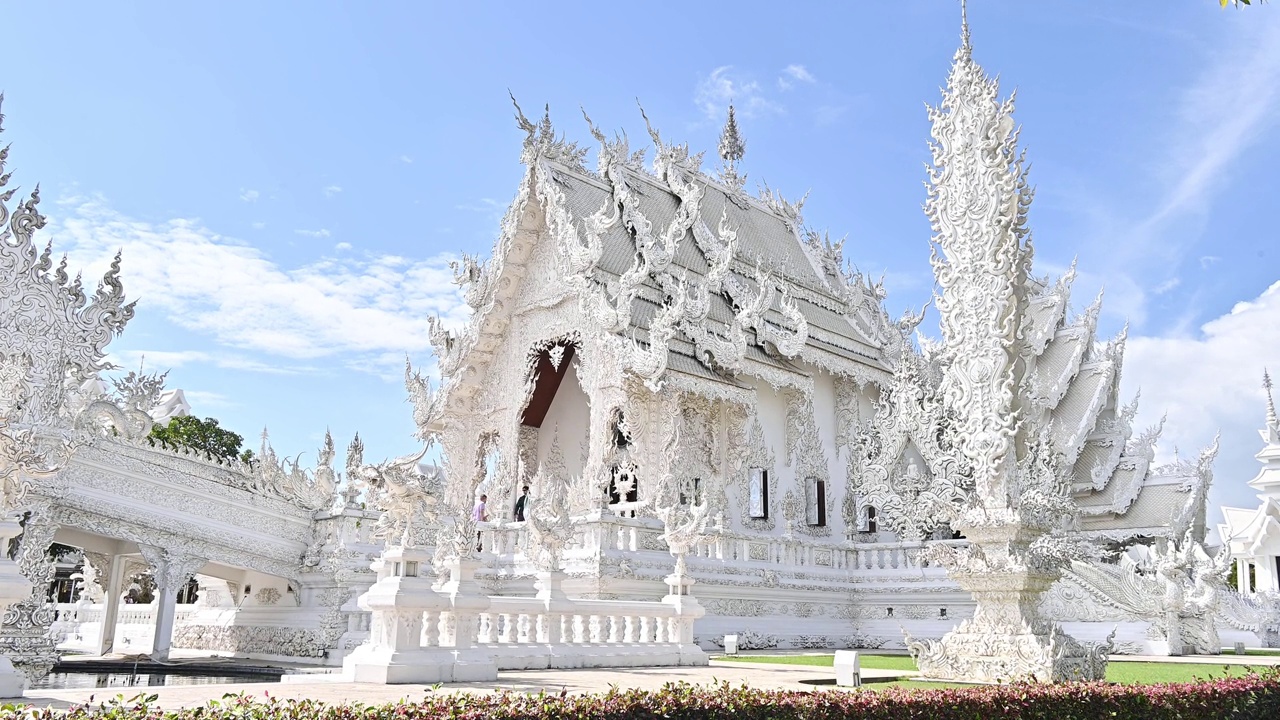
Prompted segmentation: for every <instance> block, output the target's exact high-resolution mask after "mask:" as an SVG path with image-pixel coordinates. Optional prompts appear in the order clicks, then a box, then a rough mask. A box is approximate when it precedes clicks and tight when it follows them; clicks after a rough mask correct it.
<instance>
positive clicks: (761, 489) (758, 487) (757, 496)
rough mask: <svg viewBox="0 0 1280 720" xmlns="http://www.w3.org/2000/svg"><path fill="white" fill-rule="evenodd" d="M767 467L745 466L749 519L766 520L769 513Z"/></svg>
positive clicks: (768, 473)
mask: <svg viewBox="0 0 1280 720" xmlns="http://www.w3.org/2000/svg"><path fill="white" fill-rule="evenodd" d="M770 474H771V473H770V472H769V468H765V467H758V466H752V467H749V468H747V518H748V519H751V520H768V519H769V518H770V514H769V500H770V494H769V482H770V480H771V478H770Z"/></svg>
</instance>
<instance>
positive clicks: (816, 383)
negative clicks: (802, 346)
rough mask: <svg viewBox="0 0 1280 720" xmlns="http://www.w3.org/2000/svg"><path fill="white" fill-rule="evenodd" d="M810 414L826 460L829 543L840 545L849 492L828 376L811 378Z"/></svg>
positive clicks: (831, 380) (832, 382)
mask: <svg viewBox="0 0 1280 720" xmlns="http://www.w3.org/2000/svg"><path fill="white" fill-rule="evenodd" d="M813 414H814V419H815V420H816V422H817V426H818V438H819V439H820V440H821V442H822V454H823V457H824V458H825V459H826V466H827V482H828V483H830V485H831V492H830V493H829V495H830V497H831V505H830V506H829V507H828V508H827V525H828V526H829V527H830V528H831V538H830V539H831V540H833V541H837V542H838V541H842V540H844V539H845V537H846V532H845V531H846V528H845V521H844V513H842V512H841V508H842V507H843V504H844V498H845V494H846V493H847V491H848V487H849V483H848V481H847V476H848V470H847V466H846V464H845V463H844V462H843V461H842V460H841V453H839V452H838V451H837V450H836V385H835V378H834V377H832V376H831V375H830V374H828V373H825V372H822V371H820V370H819V371H815V372H814V374H813Z"/></svg>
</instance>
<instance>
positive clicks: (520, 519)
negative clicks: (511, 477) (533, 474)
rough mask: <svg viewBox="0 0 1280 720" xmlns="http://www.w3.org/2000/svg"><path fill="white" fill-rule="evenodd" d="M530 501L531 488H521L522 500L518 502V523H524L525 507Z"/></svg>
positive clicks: (526, 486)
mask: <svg viewBox="0 0 1280 720" xmlns="http://www.w3.org/2000/svg"><path fill="white" fill-rule="evenodd" d="M528 499H529V486H528V485H525V486H524V487H522V488H520V498H519V499H517V500H516V522H524V506H525V502H526V501H528Z"/></svg>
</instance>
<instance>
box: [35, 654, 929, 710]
mask: <svg viewBox="0 0 1280 720" xmlns="http://www.w3.org/2000/svg"><path fill="white" fill-rule="evenodd" d="M914 674H915V673H914V672H909V671H902V670H863V677H864V678H865V679H868V680H871V679H883V680H890V679H896V678H899V677H905V676H907V675H914ZM295 677H296V676H295ZM298 679H300V678H298ZM834 680H835V672H834V671H833V670H832V669H831V668H828V667H814V666H808V665H775V664H770V663H741V662H717V661H712V664H711V666H710V667H685V668H625V669H608V670H525V671H518V672H515V671H513V672H502V673H499V674H498V680H497V681H496V682H489V683H450V684H448V685H445V686H443V687H442V688H441V689H440V690H439V691H437V692H496V691H504V690H505V691H512V692H524V693H537V692H542V691H545V692H548V693H557V694H559V693H560V692H561V691H567V692H570V693H596V692H606V691H608V690H609V688H610V687H613V686H617V687H621V688H628V689H631V688H635V689H641V690H657V689H659V688H661V687H662V686H663V685H665V684H666V683H669V682H682V681H683V682H687V683H692V684H697V685H710V684H718V683H721V682H728V683H730V684H732V685H742V684H744V683H745V684H747V685H750V686H751V687H756V688H764V689H777V690H817V689H832V688H835V684H834ZM240 692H244V693H245V694H248V695H258V696H261V695H262V694H264V693H268V694H270V695H272V696H275V697H280V698H312V699H314V700H320V701H323V702H327V703H341V702H353V701H358V702H362V703H366V704H379V703H387V702H395V701H397V700H401V699H404V698H409V699H416V698H420V697H422V696H423V695H424V694H425V693H427V692H431V688H430V687H429V686H426V685H374V684H369V683H344V682H332V681H328V682H326V681H325V680H323V679H317V680H314V681H312V680H305V681H302V682H298V681H297V679H295V680H294V681H291V682H284V683H239V684H228V685H164V686H146V685H137V686H132V687H118V688H97V689H76V690H71V689H68V690H40V689H37V690H30V691H28V692H27V696H26V697H24V698H22V700H23V701H24V702H26V703H29V704H31V705H36V706H39V707H44V706H52V707H55V708H66V707H68V706H70V705H73V704H77V703H86V702H89V698H91V697H92V698H93V699H94V702H101V701H102V700H104V699H106V698H110V697H115V696H116V695H117V694H122V695H124V696H125V697H126V698H129V697H132V696H134V695H137V694H138V693H148V694H151V693H154V694H156V695H157V696H158V699H157V701H156V703H157V705H159V706H160V707H162V708H179V707H191V706H195V705H204V704H205V703H207V702H208V701H209V700H215V699H219V698H221V697H222V696H223V695H225V694H226V693H240Z"/></svg>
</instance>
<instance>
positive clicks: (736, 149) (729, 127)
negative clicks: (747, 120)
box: [719, 103, 747, 190]
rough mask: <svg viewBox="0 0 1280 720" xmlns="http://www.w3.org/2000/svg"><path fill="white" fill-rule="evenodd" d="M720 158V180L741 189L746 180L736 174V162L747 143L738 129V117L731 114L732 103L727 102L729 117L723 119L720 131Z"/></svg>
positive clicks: (745, 151) (735, 188) (744, 152)
mask: <svg viewBox="0 0 1280 720" xmlns="http://www.w3.org/2000/svg"><path fill="white" fill-rule="evenodd" d="M719 151H720V159H721V160H723V161H724V165H723V166H721V168H720V181H721V182H723V183H724V184H725V185H728V186H729V187H731V188H733V189H734V190H741V189H742V186H743V184H744V183H746V181H747V176H746V175H739V174H738V162H739V161H741V160H742V157H743V156H744V155H746V154H747V144H746V142H745V141H743V139H742V133H741V132H739V131H738V119H737V118H736V117H735V116H734V114H733V104H732V103H730V104H729V117H728V119H726V120H725V123H724V130H721V131H720V146H719Z"/></svg>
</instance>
